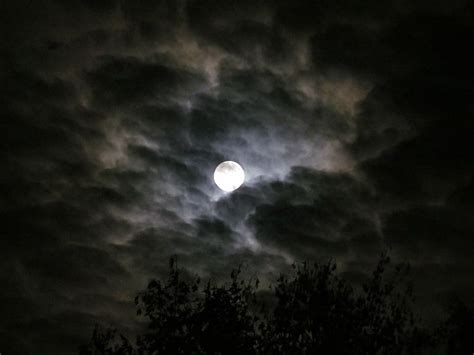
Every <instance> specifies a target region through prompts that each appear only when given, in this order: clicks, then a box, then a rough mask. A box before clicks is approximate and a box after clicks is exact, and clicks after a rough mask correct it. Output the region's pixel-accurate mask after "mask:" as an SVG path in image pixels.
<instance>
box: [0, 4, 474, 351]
mask: <svg viewBox="0 0 474 355" xmlns="http://www.w3.org/2000/svg"><path fill="white" fill-rule="evenodd" d="M472 15H473V7H472V3H471V2H468V1H465V2H462V1H461V2H456V3H453V4H450V3H447V2H446V3H436V4H435V3H432V2H423V1H418V2H415V3H413V2H406V1H390V2H389V3H386V4H382V3H379V2H375V1H369V2H364V3H356V2H343V1H332V2H329V3H325V2H318V1H297V2H294V1H273V2H266V1H262V2H259V1H257V2H255V1H222V2H215V1H197V0H195V1H177V2H175V1H120V2H114V1H72V2H68V3H67V4H66V3H62V2H59V1H52V0H51V1H46V2H41V3H40V2H31V1H30V2H27V1H25V2H22V1H9V2H7V3H5V4H4V5H2V25H1V26H2V34H3V39H2V41H1V44H0V52H1V55H2V61H1V65H2V66H1V68H2V69H1V72H0V75H1V87H0V90H1V95H0V114H1V123H0V126H1V129H0V145H1V152H0V156H1V184H0V191H1V201H0V212H1V217H0V218H1V221H2V223H1V238H0V246H1V248H0V253H1V257H0V265H1V268H0V284H1V291H0V297H1V300H0V309H1V312H0V314H1V318H0V319H1V321H0V352H2V353H3V352H4V353H5V354H14V353H19V354H52V353H61V354H65V353H74V352H75V349H76V346H77V344H79V343H81V342H83V341H84V339H86V338H87V337H88V336H89V334H90V331H91V328H92V326H93V324H94V322H101V323H112V324H120V325H121V327H122V328H123V327H128V328H129V329H134V328H135V327H137V326H138V325H137V324H135V323H133V324H132V323H128V321H125V319H131V317H130V316H131V315H132V314H133V313H134V309H133V304H132V303H131V300H132V299H133V295H134V294H135V293H136V292H137V291H138V290H139V289H141V288H143V287H144V286H145V285H146V282H147V280H149V279H150V278H151V277H154V276H160V275H163V273H164V272H165V271H166V267H167V266H166V265H167V260H168V258H169V257H170V256H171V255H174V254H176V255H178V256H179V261H180V264H181V265H183V266H184V267H186V268H188V269H189V271H190V272H197V273H199V274H201V275H203V276H204V277H210V278H214V279H219V278H220V277H222V276H223V275H226V274H227V272H228V271H229V270H230V269H232V268H233V267H235V266H237V265H238V264H239V263H241V262H244V263H245V265H246V272H249V273H251V274H258V275H260V277H261V278H263V279H264V280H266V281H267V282H271V281H272V280H274V279H275V277H276V276H277V275H278V273H279V272H281V271H284V270H286V269H287V268H288V265H289V264H290V263H291V262H292V261H295V260H296V261H301V260H313V259H320V258H336V259H337V260H338V261H339V262H340V263H341V264H342V267H343V270H344V271H347V272H350V273H352V274H354V275H364V273H365V272H366V270H368V269H369V268H370V265H371V263H372V262H373V261H374V260H375V259H376V258H377V255H378V254H379V253H380V251H382V250H384V249H387V248H390V250H391V254H392V255H393V256H394V257H395V258H397V259H398V260H405V261H410V262H412V264H413V266H414V268H413V270H414V272H413V276H414V278H415V279H417V280H420V285H421V286H420V290H419V292H420V294H422V295H428V294H429V295H431V296H432V297H431V298H430V300H431V301H430V302H435V301H436V302H442V301H443V299H445V298H446V297H451V295H453V294H455V295H457V297H461V298H463V299H464V300H466V301H468V302H472V301H473V297H474V290H473V288H472V280H471V277H472V272H474V265H473V263H472V255H473V252H474V239H473V236H474V233H473V232H474V224H473V222H472V212H473V205H472V201H473V195H472V191H473V170H474V169H473V168H474V166H473V161H472V156H471V154H470V153H469V152H470V151H471V149H469V148H470V146H471V142H472V133H473V123H472V122H473V120H472V119H473V105H472V96H473V91H472V77H473V69H472V68H473V66H472V63H473V62H474V58H473V56H472V54H471V53H470V51H469V47H470V45H471V43H472V38H473V34H474V29H473V26H472V18H473V16H472ZM225 160H233V161H236V162H238V163H239V164H241V165H242V166H243V167H244V169H245V173H246V182H245V184H244V185H243V186H242V187H240V188H239V189H238V190H236V191H235V192H233V193H231V194H225V193H223V192H222V191H220V190H219V189H218V188H217V187H216V186H215V184H214V182H213V179H212V175H213V172H214V169H215V167H216V166H217V164H219V163H220V162H222V161H225Z"/></svg>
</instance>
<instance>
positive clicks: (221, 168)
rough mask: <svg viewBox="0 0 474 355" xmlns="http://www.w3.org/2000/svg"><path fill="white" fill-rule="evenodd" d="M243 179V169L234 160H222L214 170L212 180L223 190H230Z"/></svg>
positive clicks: (236, 186)
mask: <svg viewBox="0 0 474 355" xmlns="http://www.w3.org/2000/svg"><path fill="white" fill-rule="evenodd" d="M244 180H245V173H244V169H242V167H241V166H240V165H239V164H238V163H236V162H235V161H230V160H228V161H224V162H222V163H220V164H219V165H218V166H217V167H216V170H215V171H214V182H215V183H216V185H217V186H218V187H219V188H220V189H221V190H223V191H226V192H231V191H234V190H236V189H238V188H239V187H240V185H242V183H243V182H244Z"/></svg>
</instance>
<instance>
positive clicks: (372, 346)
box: [80, 254, 473, 355]
mask: <svg viewBox="0 0 474 355" xmlns="http://www.w3.org/2000/svg"><path fill="white" fill-rule="evenodd" d="M389 264H390V259H389V257H388V256H387V255H386V254H382V256H381V258H380V260H379V262H378V264H377V266H376V268H375V270H374V272H373V273H372V277H371V278H370V280H369V281H368V282H367V283H366V284H364V285H363V287H362V289H358V288H354V287H352V286H351V285H350V283H348V282H347V281H346V280H345V279H344V278H343V277H342V276H341V275H340V274H337V273H336V264H335V263H334V262H327V263H315V264H313V265H311V266H310V265H309V264H307V263H303V264H302V265H296V264H295V265H293V268H294V274H293V275H292V276H290V277H288V276H285V275H281V276H280V278H279V279H278V281H277V282H276V284H275V285H274V286H272V287H271V291H272V292H271V293H272V297H273V302H272V304H273V306H272V307H268V305H266V304H265V303H264V302H263V301H262V297H260V293H259V292H258V279H250V280H243V279H241V277H240V274H241V269H240V267H239V268H238V269H236V270H234V271H232V273H231V275H230V282H228V283H224V284H222V285H217V284H212V283H211V282H207V283H206V284H205V285H202V284H201V282H200V279H199V278H198V277H194V278H191V279H189V277H188V278H185V277H183V276H184V275H183V273H182V272H181V271H180V270H179V269H178V267H177V263H176V258H172V259H171V260H170V271H169V277H168V279H167V280H166V282H162V281H159V280H153V281H151V282H150V283H149V285H148V287H147V289H146V290H144V291H143V292H140V293H139V294H138V295H137V297H136V298H135V303H136V305H137V313H138V314H139V315H141V316H144V317H146V318H147V319H148V328H147V330H146V332H145V333H144V334H141V335H139V336H138V337H137V339H136V341H135V342H134V344H133V345H132V342H130V341H129V340H128V339H127V338H126V337H125V336H123V335H120V334H118V333H117V332H116V331H115V330H112V329H101V328H99V327H96V329H95V330H94V333H93V336H92V339H91V341H90V343H89V344H87V345H84V346H82V347H81V348H80V353H81V354H84V355H85V354H422V353H430V352H431V351H433V349H435V347H437V346H438V348H439V344H440V341H439V340H440V339H441V340H443V341H444V340H445V342H444V344H443V347H442V348H444V349H446V351H448V352H447V353H449V354H457V353H462V352H460V351H464V350H465V349H468V347H469V345H468V344H469V343H470V338H469V335H468V334H467V333H466V329H469V326H471V327H472V320H473V318H472V311H469V310H468V309H467V308H462V307H461V308H460V307H458V308H456V312H454V313H452V316H451V317H450V318H449V319H448V320H447V321H446V322H445V323H443V325H442V326H441V327H439V328H438V329H437V331H436V332H433V334H430V332H428V331H427V330H425V329H423V328H421V327H420V326H419V325H418V324H419V322H418V321H417V319H416V317H415V316H414V313H413V311H412V305H413V295H412V287H411V285H410V283H409V282H408V281H407V275H408V272H409V267H408V266H407V265H398V266H395V267H393V268H391V270H390V271H391V272H390V273H389V274H388V273H386V269H387V268H388V267H389ZM387 274H388V275H387ZM469 312H470V313H469ZM466 327H467V328H466ZM471 329H472V328H471ZM471 344H472V343H471ZM471 350H472V349H471Z"/></svg>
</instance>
